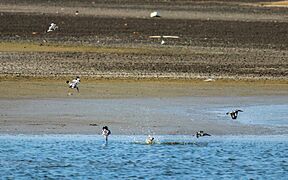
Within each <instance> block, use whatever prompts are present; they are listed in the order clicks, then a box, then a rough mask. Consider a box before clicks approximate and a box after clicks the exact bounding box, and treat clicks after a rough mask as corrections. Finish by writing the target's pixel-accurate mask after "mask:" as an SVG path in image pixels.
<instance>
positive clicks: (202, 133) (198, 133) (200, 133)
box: [195, 131, 211, 138]
mask: <svg viewBox="0 0 288 180" xmlns="http://www.w3.org/2000/svg"><path fill="white" fill-rule="evenodd" d="M195 136H196V137H197V138H199V137H203V136H211V135H210V134H208V133H204V131H198V132H196V134H195Z"/></svg>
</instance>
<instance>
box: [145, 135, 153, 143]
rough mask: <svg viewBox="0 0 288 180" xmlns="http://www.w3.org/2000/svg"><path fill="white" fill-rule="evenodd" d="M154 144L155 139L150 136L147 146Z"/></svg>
mask: <svg viewBox="0 0 288 180" xmlns="http://www.w3.org/2000/svg"><path fill="white" fill-rule="evenodd" d="M153 143H154V137H152V136H150V135H149V136H148V137H147V139H146V144H153Z"/></svg>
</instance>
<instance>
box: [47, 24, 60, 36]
mask: <svg viewBox="0 0 288 180" xmlns="http://www.w3.org/2000/svg"><path fill="white" fill-rule="evenodd" d="M56 29H58V26H57V25H56V24H55V23H53V22H52V23H51V24H50V26H49V28H48V30H47V33H48V32H51V31H55V30H56Z"/></svg>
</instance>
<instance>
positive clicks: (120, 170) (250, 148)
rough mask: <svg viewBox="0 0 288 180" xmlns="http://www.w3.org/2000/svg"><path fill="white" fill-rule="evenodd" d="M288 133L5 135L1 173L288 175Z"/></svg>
mask: <svg viewBox="0 0 288 180" xmlns="http://www.w3.org/2000/svg"><path fill="white" fill-rule="evenodd" d="M287 137H288V136H287V135H282V136H265V137H263V136H223V137H217V136H214V137H207V138H206V137H204V138H199V139H196V138H195V137H192V136H156V139H157V143H156V144H153V145H146V144H145V143H144V141H145V136H134V137H133V136H112V137H111V138H110V140H109V143H108V144H107V145H105V144H104V141H103V138H102V137H101V136H89V135H23V136H22V135H15V136H14V135H1V136H0V177H2V178H4V179H31V178H32V179H50V178H51V179H111V178H113V179H167V178H168V179H196V178H204V179H231V178H232V179H250V178H251V179H287V178H288V173H287V172H288V155H287V152H288V138H287ZM171 144H173V145H171Z"/></svg>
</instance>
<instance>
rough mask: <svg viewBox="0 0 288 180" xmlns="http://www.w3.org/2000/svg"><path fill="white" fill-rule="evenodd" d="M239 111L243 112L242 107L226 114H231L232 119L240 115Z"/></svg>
mask: <svg viewBox="0 0 288 180" xmlns="http://www.w3.org/2000/svg"><path fill="white" fill-rule="evenodd" d="M238 112H243V111H242V110H240V109H236V110H234V111H231V112H227V113H226V115H230V116H231V118H232V119H237V117H238Z"/></svg>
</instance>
